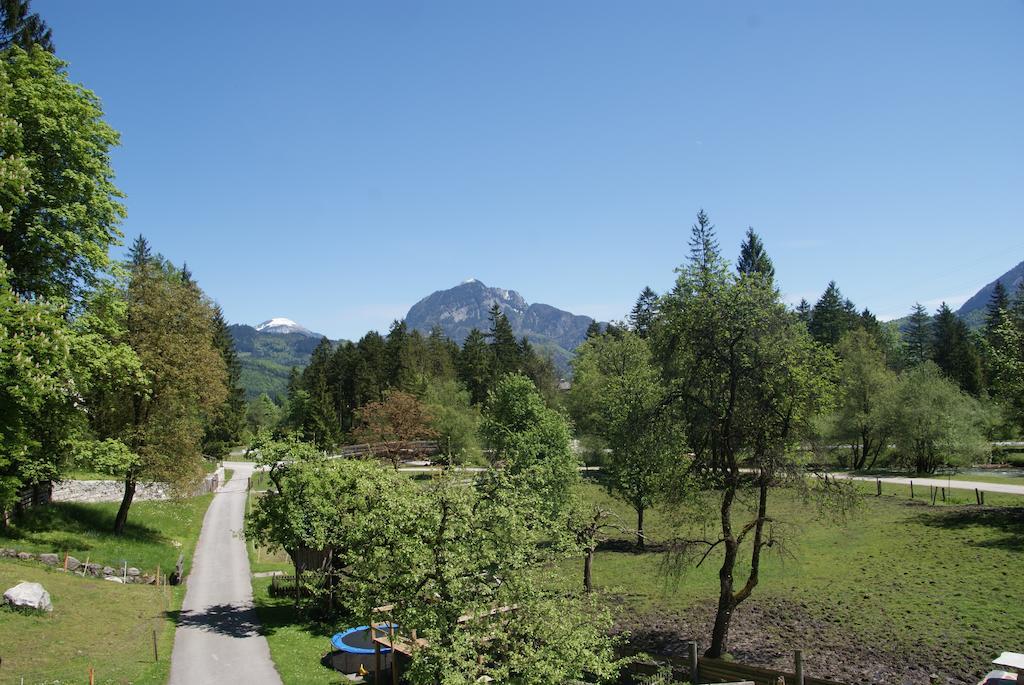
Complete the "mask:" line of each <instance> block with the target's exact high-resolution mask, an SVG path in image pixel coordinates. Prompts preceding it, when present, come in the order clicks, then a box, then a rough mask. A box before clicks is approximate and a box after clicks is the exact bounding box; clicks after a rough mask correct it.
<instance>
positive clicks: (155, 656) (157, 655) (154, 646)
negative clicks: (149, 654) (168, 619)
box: [153, 628, 160, 661]
mask: <svg viewBox="0 0 1024 685" xmlns="http://www.w3.org/2000/svg"><path fill="white" fill-rule="evenodd" d="M153 661H160V656H159V654H157V651H156V629H155V628H154V629H153Z"/></svg>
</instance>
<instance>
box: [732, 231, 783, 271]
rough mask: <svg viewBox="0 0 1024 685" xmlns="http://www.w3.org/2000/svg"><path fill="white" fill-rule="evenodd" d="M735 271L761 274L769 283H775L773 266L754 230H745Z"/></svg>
mask: <svg viewBox="0 0 1024 685" xmlns="http://www.w3.org/2000/svg"><path fill="white" fill-rule="evenodd" d="M736 271H738V272H739V273H741V274H753V273H759V274H763V275H764V277H765V278H766V279H768V282H769V283H773V282H774V281H775V266H774V265H773V264H772V260H771V257H769V256H768V252H767V251H766V250H765V249H764V243H762V242H761V238H760V237H759V236H758V235H757V234H756V233H754V229H753V228H751V227H748V228H747V235H746V238H744V240H743V244H742V245H741V246H740V258H739V261H737V262H736Z"/></svg>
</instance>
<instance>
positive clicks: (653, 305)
mask: <svg viewBox="0 0 1024 685" xmlns="http://www.w3.org/2000/svg"><path fill="white" fill-rule="evenodd" d="M657 316H658V293H656V292H654V291H653V290H652V289H651V287H650V286H646V287H645V288H644V289H643V291H642V292H641V293H640V297H638V298H636V304H634V305H633V311H631V312H630V313H629V325H630V326H631V327H632V329H633V332H634V333H636V334H637V335H638V336H640V337H641V338H647V336H648V335H650V332H651V326H653V325H654V320H655V319H656V318H657ZM587 337H590V336H587Z"/></svg>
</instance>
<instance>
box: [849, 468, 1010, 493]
mask: <svg viewBox="0 0 1024 685" xmlns="http://www.w3.org/2000/svg"><path fill="white" fill-rule="evenodd" d="M829 476H830V477H832V478H852V479H853V480H868V481H871V482H872V483H873V482H875V480H876V479H878V480H881V481H882V482H883V483H895V484H897V485H909V484H910V481H914V485H920V486H923V487H928V486H929V485H934V486H935V487H937V488H951V489H953V490H981V491H982V492H1001V493H1004V494H1007V495H1024V485H1010V484H1009V483H979V482H977V481H971V480H947V479H945V478H897V477H891V476H851V475H850V474H848V473H830V474H829Z"/></svg>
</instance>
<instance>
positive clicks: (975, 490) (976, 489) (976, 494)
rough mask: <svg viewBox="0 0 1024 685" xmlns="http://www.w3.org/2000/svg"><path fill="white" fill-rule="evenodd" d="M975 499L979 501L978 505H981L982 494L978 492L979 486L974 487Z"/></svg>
mask: <svg viewBox="0 0 1024 685" xmlns="http://www.w3.org/2000/svg"><path fill="white" fill-rule="evenodd" d="M974 501H975V502H977V503H978V506H981V495H980V494H978V488H974Z"/></svg>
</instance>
